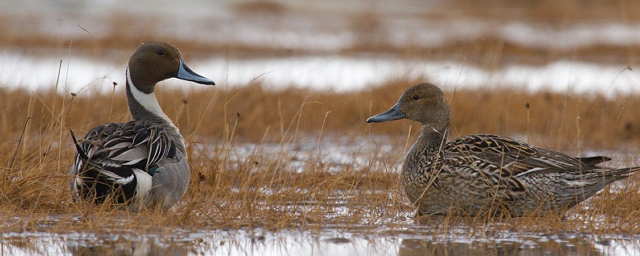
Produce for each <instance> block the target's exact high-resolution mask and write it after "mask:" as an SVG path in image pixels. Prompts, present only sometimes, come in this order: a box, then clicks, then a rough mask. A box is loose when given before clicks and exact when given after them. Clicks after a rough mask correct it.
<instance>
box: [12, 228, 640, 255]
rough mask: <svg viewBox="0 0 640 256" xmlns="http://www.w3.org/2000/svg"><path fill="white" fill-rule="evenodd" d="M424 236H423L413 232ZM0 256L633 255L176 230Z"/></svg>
mask: <svg viewBox="0 0 640 256" xmlns="http://www.w3.org/2000/svg"><path fill="white" fill-rule="evenodd" d="M420 232H423V231H420ZM0 252H2V255H212V254H216V255H217V254H221V255H330V256H339V255H374V256H375V255H398V256H417V255H523V256H524V255H638V254H639V253H640V240H639V239H638V237H633V236H622V237H621V236H615V237H614V236H610V237H598V236H594V235H591V234H586V233H580V234H576V233H565V234H526V233H513V232H501V233H499V234H496V235H495V236H489V237H468V236H466V235H460V234H454V233H450V232H448V233H446V234H443V233H441V232H438V231H437V230H431V231H429V232H426V233H418V234H415V233H411V234H409V233H402V232H401V233H396V234H390V233H387V232H375V233H374V234H369V235H366V234H362V233H360V232H354V233H350V232H343V231H338V230H324V231H316V232H310V231H279V232H270V231H260V232H259V233H252V232H250V231H247V230H234V231H220V230H210V231H179V232H174V233H171V234H134V233H117V234H107V233H102V234H96V233H68V234H54V233H13V234H7V233H5V234H3V235H2V237H1V238H0Z"/></svg>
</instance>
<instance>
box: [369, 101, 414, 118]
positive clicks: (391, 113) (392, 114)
mask: <svg viewBox="0 0 640 256" xmlns="http://www.w3.org/2000/svg"><path fill="white" fill-rule="evenodd" d="M406 117H407V115H405V114H404V113H403V112H402V111H401V110H400V103H398V104H396V105H394V106H393V107H391V108H390V109H389V110H387V111H385V112H384V113H380V114H377V115H375V116H372V117H369V119H367V123H382V122H386V121H393V120H398V119H403V118H406Z"/></svg>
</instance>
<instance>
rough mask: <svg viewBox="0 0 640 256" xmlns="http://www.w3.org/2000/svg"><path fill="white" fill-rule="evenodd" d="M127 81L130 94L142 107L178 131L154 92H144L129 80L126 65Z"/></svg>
mask: <svg viewBox="0 0 640 256" xmlns="http://www.w3.org/2000/svg"><path fill="white" fill-rule="evenodd" d="M127 83H129V90H131V95H132V96H133V98H134V99H135V100H136V101H137V102H138V103H140V105H142V107H143V108H144V109H146V110H147V111H149V112H151V113H153V114H154V115H156V116H158V117H160V118H162V119H164V120H165V121H166V122H167V123H168V124H169V125H170V126H171V127H172V128H174V129H175V130H176V132H179V130H178V127H176V126H175V125H174V124H173V121H171V119H170V118H169V117H168V116H167V115H166V114H165V113H164V112H163V111H162V108H160V104H158V99H156V94H155V93H153V92H152V93H150V94H146V93H144V92H141V91H140V90H138V88H136V86H135V85H134V84H133V81H131V74H130V72H129V67H127Z"/></svg>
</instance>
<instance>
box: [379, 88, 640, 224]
mask: <svg viewBox="0 0 640 256" xmlns="http://www.w3.org/2000/svg"><path fill="white" fill-rule="evenodd" d="M404 118H406V119H410V120H413V121H416V122H420V123H421V124H422V131H421V133H420V136H419V138H418V140H417V141H416V142H415V144H414V145H413V146H412V147H411V149H410V150H409V152H408V153H407V156H406V159H405V161H404V164H403V167H402V174H401V182H402V186H403V187H404V191H405V193H406V195H407V197H408V198H409V200H411V203H413V205H414V206H415V207H417V209H418V214H419V215H434V214H453V215H462V216H477V215H485V214H489V215H493V216H496V215H497V216H512V217H517V216H540V215H545V214H548V213H550V212H555V213H559V214H562V212H564V210H566V209H568V208H570V207H573V206H574V205H576V204H578V203H580V202H582V201H583V200H585V199H587V198H588V197H590V196H592V195H593V194H595V193H596V192H598V191H599V190H600V189H602V188H603V187H604V186H605V185H607V184H609V183H611V182H613V181H616V180H620V179H624V178H626V177H628V176H629V175H630V174H631V173H632V172H634V171H637V170H638V169H639V168H640V167H632V168H624V169H611V168H605V167H598V166H597V164H599V163H602V162H605V161H608V160H611V159H610V158H608V157H603V156H597V157H588V158H579V157H570V156H567V155H565V154H563V153H559V152H553V151H550V150H546V149H542V148H538V147H534V146H531V145H528V144H526V143H524V142H520V141H517V140H513V139H510V138H507V137H502V136H496V135H487V134H476V135H469V136H466V137H462V138H458V139H456V140H453V141H449V142H447V136H448V134H449V126H450V122H451V112H450V111H449V105H448V104H447V102H446V100H445V97H444V93H443V92H442V91H441V90H440V89H439V88H438V87H436V86H435V85H433V84H428V83H424V84H418V85H415V86H413V87H411V88H409V89H407V90H406V91H405V92H404V94H403V95H402V96H401V97H400V100H399V101H398V103H396V104H395V105H394V106H393V107H391V109H389V110H387V111H386V112H384V113H381V114H378V115H375V116H373V117H370V118H369V119H367V122H368V123H379V122H386V121H392V120H398V119H404Z"/></svg>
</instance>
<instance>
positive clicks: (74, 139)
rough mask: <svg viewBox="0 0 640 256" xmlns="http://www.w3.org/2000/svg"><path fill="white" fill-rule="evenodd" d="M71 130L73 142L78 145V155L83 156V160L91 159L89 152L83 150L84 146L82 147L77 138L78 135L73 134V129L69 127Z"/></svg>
mask: <svg viewBox="0 0 640 256" xmlns="http://www.w3.org/2000/svg"><path fill="white" fill-rule="evenodd" d="M69 132H71V138H72V139H73V144H74V145H75V146H76V150H77V151H78V155H80V158H82V159H83V160H85V161H86V160H89V157H88V156H87V154H86V153H85V152H84V151H83V150H82V148H81V147H80V144H78V140H77V139H76V135H75V134H73V130H71V129H69Z"/></svg>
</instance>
